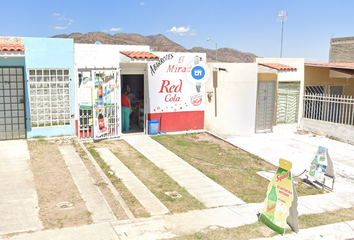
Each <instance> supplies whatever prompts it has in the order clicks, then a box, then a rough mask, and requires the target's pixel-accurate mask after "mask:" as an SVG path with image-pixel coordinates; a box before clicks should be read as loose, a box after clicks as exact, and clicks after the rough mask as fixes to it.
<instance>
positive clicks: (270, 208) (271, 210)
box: [265, 184, 278, 221]
mask: <svg viewBox="0 0 354 240" xmlns="http://www.w3.org/2000/svg"><path fill="white" fill-rule="evenodd" d="M275 186H276V185H275V184H273V185H272V189H271V190H270V192H269V194H268V199H267V209H266V213H265V214H266V215H267V216H268V218H269V220H271V221H274V215H275V208H276V205H277V201H278V195H277V190H276V187H275Z"/></svg>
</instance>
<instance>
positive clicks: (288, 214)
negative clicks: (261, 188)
mask: <svg viewBox="0 0 354 240" xmlns="http://www.w3.org/2000/svg"><path fill="white" fill-rule="evenodd" d="M291 167H292V163H291V162H289V161H286V160H284V159H280V160H279V168H278V169H277V171H276V173H275V175H274V177H273V179H272V181H271V182H270V183H269V185H268V190H267V197H266V199H265V200H264V207H263V210H262V213H261V214H260V217H259V220H260V221H261V222H262V223H264V224H265V225H266V226H268V227H269V228H270V229H272V230H273V231H276V232H278V233H280V234H283V233H284V232H285V226H286V223H288V224H289V226H290V227H291V228H292V229H293V231H295V232H298V231H299V223H298V219H297V217H298V212H297V194H296V189H295V186H294V183H293V179H292V175H291Z"/></svg>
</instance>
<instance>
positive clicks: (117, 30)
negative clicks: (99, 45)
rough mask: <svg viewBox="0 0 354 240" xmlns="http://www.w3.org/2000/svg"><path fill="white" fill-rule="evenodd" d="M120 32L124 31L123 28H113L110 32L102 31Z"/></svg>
mask: <svg viewBox="0 0 354 240" xmlns="http://www.w3.org/2000/svg"><path fill="white" fill-rule="evenodd" d="M120 30H122V29H121V28H119V27H118V28H111V29H109V30H102V32H119V31H120Z"/></svg>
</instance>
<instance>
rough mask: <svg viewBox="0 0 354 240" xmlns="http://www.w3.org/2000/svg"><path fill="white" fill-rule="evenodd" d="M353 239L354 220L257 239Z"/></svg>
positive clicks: (258, 239)
mask: <svg viewBox="0 0 354 240" xmlns="http://www.w3.org/2000/svg"><path fill="white" fill-rule="evenodd" d="M269 239H279V240H299V239H301V240H314V239H321V240H333V239H342V240H353V239H354V221H349V222H341V223H334V224H329V225H324V226H320V227H314V228H309V229H303V230H300V232H299V233H291V234H286V235H283V236H282V235H278V236H275V237H272V238H257V240H269Z"/></svg>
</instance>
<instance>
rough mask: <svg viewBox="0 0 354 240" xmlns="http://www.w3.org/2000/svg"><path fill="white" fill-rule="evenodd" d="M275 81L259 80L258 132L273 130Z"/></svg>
mask: <svg viewBox="0 0 354 240" xmlns="http://www.w3.org/2000/svg"><path fill="white" fill-rule="evenodd" d="M274 98H275V82H270V81H269V82H268V81H266V82H258V93H257V114H256V132H270V131H272V130H273V119H274Z"/></svg>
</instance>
